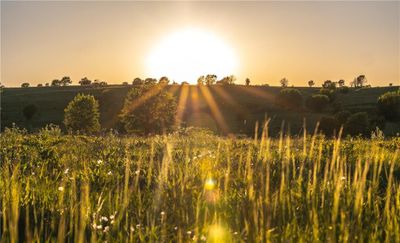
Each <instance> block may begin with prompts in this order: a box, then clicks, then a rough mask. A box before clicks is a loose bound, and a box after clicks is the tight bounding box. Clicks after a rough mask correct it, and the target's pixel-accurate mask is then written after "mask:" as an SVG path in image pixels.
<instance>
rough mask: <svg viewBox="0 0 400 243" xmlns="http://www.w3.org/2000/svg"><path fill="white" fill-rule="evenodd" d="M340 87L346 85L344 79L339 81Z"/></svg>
mask: <svg viewBox="0 0 400 243" xmlns="http://www.w3.org/2000/svg"><path fill="white" fill-rule="evenodd" d="M338 84H339V87H343V86H344V80H343V79H341V80H339V81H338Z"/></svg>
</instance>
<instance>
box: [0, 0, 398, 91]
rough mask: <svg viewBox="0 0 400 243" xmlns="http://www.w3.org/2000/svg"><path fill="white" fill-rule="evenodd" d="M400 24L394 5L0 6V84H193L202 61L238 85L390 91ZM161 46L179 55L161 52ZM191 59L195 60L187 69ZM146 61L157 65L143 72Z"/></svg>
mask: <svg viewBox="0 0 400 243" xmlns="http://www.w3.org/2000/svg"><path fill="white" fill-rule="evenodd" d="M399 15H400V2H339V1H335V2H323V1H319V2H245V1H240V2H217V3H215V2H96V1H92V2H68V1H59V2H45V1H41V2H4V1H2V2H1V82H2V83H3V84H5V85H6V86H19V85H20V84H21V83H22V82H30V83H31V84H32V85H35V84H37V83H46V82H51V80H53V79H55V78H61V77H62V76H70V77H71V78H72V80H73V81H74V83H77V82H78V81H79V79H80V78H82V77H85V76H86V77H88V78H89V79H92V80H93V79H100V80H105V81H107V82H108V83H122V82H123V81H127V82H131V81H132V80H133V79H134V78H135V77H141V78H146V77H149V76H152V75H155V73H157V75H159V72H168V71H169V69H174V72H171V74H172V75H175V74H176V75H175V77H172V79H191V80H186V81H189V82H195V80H192V79H194V78H192V77H190V76H187V75H188V74H187V73H189V72H192V70H194V71H199V70H196V67H198V66H202V68H203V69H205V68H207V67H206V66H207V65H204V61H205V60H204V59H205V58H210V62H209V63H208V64H210V66H211V67H214V66H218V65H222V66H221V67H220V68H221V69H224V68H228V69H226V70H228V71H229V72H230V71H231V70H232V74H233V75H235V76H237V78H238V80H237V83H244V79H245V78H246V77H249V78H250V79H251V81H252V83H254V84H263V83H268V84H270V85H279V80H280V79H281V78H283V77H286V78H287V79H288V80H289V82H290V84H293V85H295V86H305V85H307V81H308V80H310V79H312V80H314V81H315V82H316V83H317V84H318V85H320V84H321V83H322V82H323V81H324V80H327V79H330V80H334V81H337V80H339V79H345V80H346V82H347V83H349V82H350V81H351V80H352V79H353V78H354V77H355V76H357V75H359V74H365V75H366V76H367V79H368V82H369V84H371V85H373V86H384V85H387V84H388V83H393V84H397V85H398V84H399V83H400V78H399V76H400V74H399V70H400V48H399V43H400V24H399V22H400V19H399ZM188 30H189V32H190V31H192V30H196V31H199V32H201V33H206V36H200V37H199V38H197V36H198V35H190V36H189V38H188V39H187V40H189V41H191V38H196V41H194V42H193V43H192V45H189V46H184V47H182V44H183V43H185V42H183V41H181V42H179V41H177V42H176V41H175V40H176V39H173V38H172V37H171V36H174V35H176V34H177V33H178V36H180V35H179V33H183V32H185V31H188ZM185 33H186V32H185ZM190 33H191V32H190ZM170 37H171V38H172V39H171V38H170ZM168 38H169V39H168ZM178 38H180V37H178ZM211 39H213V40H214V39H215V40H216V41H212V40H211ZM168 40H169V41H170V42H171V41H172V42H173V43H175V45H174V46H173V48H178V49H179V50H177V51H175V50H174V49H173V52H171V46H168V45H163V44H162V43H165V42H168ZM209 40H210V42H208V41H209ZM160 43H161V44H160ZM176 43H177V44H176ZM204 43H206V44H204ZM221 43H223V44H221ZM203 44H204V45H207V46H210V48H209V50H208V51H209V52H210V51H212V53H209V52H204V51H203V50H205V49H204V48H205V46H201V45H203ZM214 44H215V45H214ZM160 46H163V48H164V49H162V50H161V51H158V52H157V53H156V54H154V52H155V50H158V49H160ZM157 48H158V49H157ZM163 53H166V54H165V55H168V56H162V55H163ZM174 53H176V55H174ZM153 54H154V55H153ZM191 55H192V56H194V55H196V56H201V58H203V59H202V60H200V62H199V63H191V60H192V56H191ZM160 56H161V59H163V61H159V60H160ZM151 57H153V59H155V60H156V63H157V64H149V61H148V60H149V59H150V58H151ZM183 57H185V58H187V59H184V61H182V60H181V59H179V58H183ZM174 58H175V59H177V60H178V59H179V60H180V62H176V63H183V64H182V65H184V67H182V66H179V67H176V66H174V64H175V62H173V60H175V59H174ZM228 59H229V60H228ZM169 60H171V62H170V61H169ZM193 60H194V59H193ZM196 60H197V59H196ZM224 60H226V61H224ZM197 61H198V60H197ZM201 61H203V62H201ZM152 63H154V61H153V62H152ZM221 63H223V64H221ZM149 65H156V66H152V67H150V68H149ZM157 65H158V66H157ZM224 65H225V66H224ZM226 65H228V66H229V65H230V66H229V67H226ZM208 68H209V67H208ZM229 68H230V69H229ZM154 69H157V70H156V72H155V71H154ZM203 69H201V70H200V71H202V70H203ZM185 70H186V71H185ZM224 70H225V69H224ZM226 70H225V71H226ZM194 71H193V72H194ZM221 73H222V72H221ZM205 74H206V73H205ZM166 75H167V74H166ZM185 75H186V76H185ZM196 75H197V74H196ZM156 78H158V77H156ZM220 78H222V77H220ZM176 81H178V82H180V81H183V80H176Z"/></svg>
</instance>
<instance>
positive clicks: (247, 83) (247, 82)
mask: <svg viewBox="0 0 400 243" xmlns="http://www.w3.org/2000/svg"><path fill="white" fill-rule="evenodd" d="M246 85H247V86H249V85H250V79H249V78H246Z"/></svg>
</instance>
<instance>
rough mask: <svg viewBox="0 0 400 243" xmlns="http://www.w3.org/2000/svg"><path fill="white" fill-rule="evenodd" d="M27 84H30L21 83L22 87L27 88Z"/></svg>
mask: <svg viewBox="0 0 400 243" xmlns="http://www.w3.org/2000/svg"><path fill="white" fill-rule="evenodd" d="M29 86H30V84H29V83H27V82H25V83H22V84H21V87H22V88H28V87H29Z"/></svg>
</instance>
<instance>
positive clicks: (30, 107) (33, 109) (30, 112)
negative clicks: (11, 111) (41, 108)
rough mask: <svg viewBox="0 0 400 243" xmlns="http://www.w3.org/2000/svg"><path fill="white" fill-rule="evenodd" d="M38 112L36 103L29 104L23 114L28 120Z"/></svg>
mask: <svg viewBox="0 0 400 243" xmlns="http://www.w3.org/2000/svg"><path fill="white" fill-rule="evenodd" d="M36 112H37V107H36V105H27V106H25V107H24V109H23V110H22V114H23V115H24V117H25V119H26V120H28V121H29V120H31V119H32V117H33V116H34V115H35V114H36Z"/></svg>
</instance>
